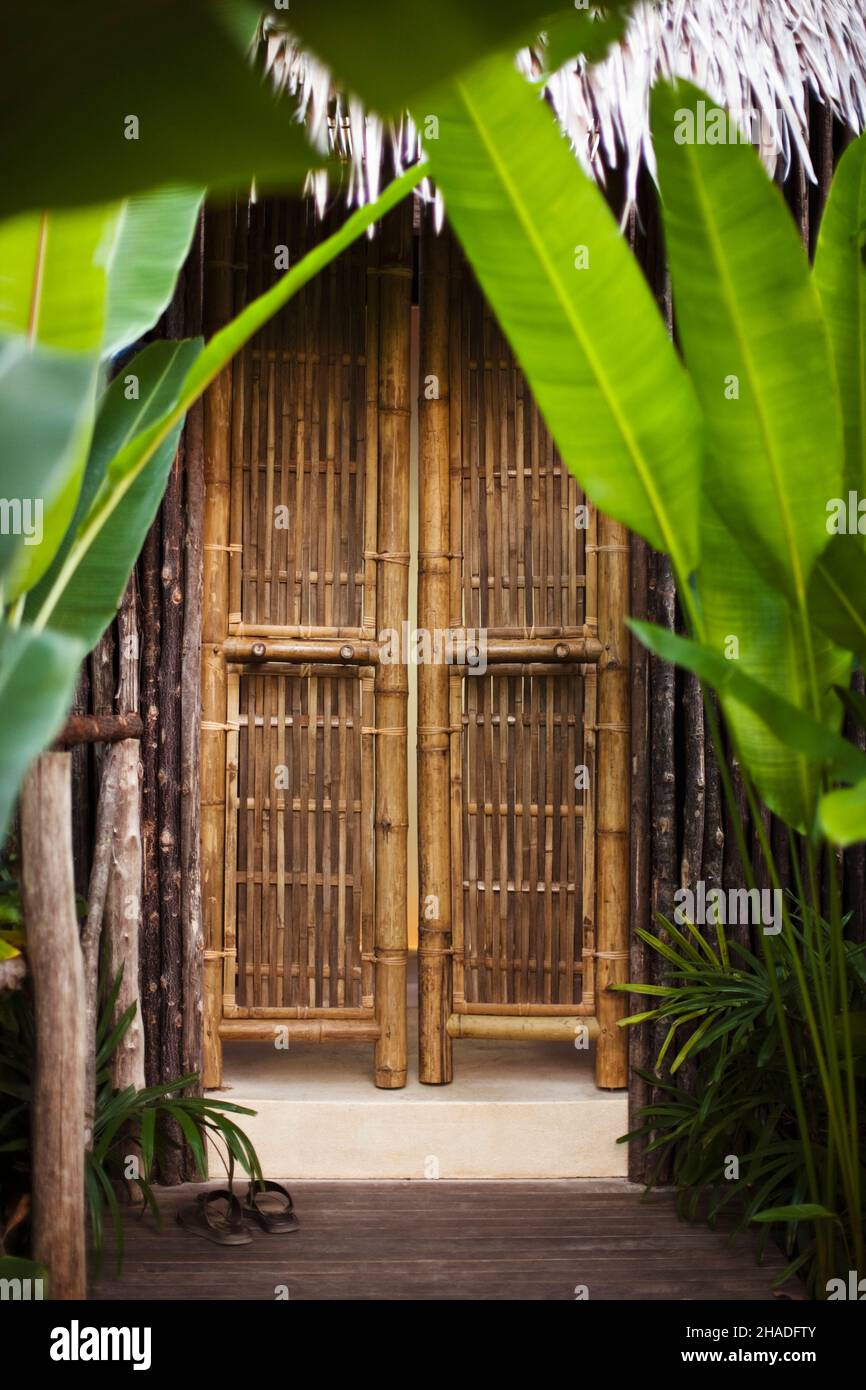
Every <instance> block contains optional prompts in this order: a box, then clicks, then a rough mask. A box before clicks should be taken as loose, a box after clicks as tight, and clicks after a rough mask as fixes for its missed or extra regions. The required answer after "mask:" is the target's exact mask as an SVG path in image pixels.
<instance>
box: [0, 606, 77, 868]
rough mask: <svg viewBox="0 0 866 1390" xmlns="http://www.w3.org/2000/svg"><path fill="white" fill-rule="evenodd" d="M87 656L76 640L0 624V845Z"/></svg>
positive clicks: (62, 717)
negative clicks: (20, 790)
mask: <svg viewBox="0 0 866 1390" xmlns="http://www.w3.org/2000/svg"><path fill="white" fill-rule="evenodd" d="M84 655H85V648H84V647H83V646H82V644H81V643H80V642H77V641H76V640H75V639H74V638H72V637H65V636H63V635H62V634H61V633H57V632H34V631H33V629H32V628H29V627H22V628H18V629H17V630H14V631H13V630H12V629H11V628H9V627H7V626H6V625H5V624H4V623H2V622H0V710H2V711H3V718H2V719H0V843H2V842H3V839H4V837H5V835H6V831H7V830H8V828H9V819H10V816H11V814H12V808H13V806H14V805H15V798H16V796H17V794H18V788H19V786H20V785H21V779H22V778H23V776H24V774H25V772H26V771H27V768H28V766H29V764H30V763H31V761H32V760H33V758H35V757H36V755H37V753H39V752H41V750H42V749H43V748H44V747H45V745H46V743H49V742H50V741H51V739H52V738H53V737H54V735H55V734H56V733H57V731H58V730H59V729H60V727H61V725H62V724H63V720H64V718H65V717H66V712H67V710H68V708H69V698H70V691H71V690H72V688H73V686H74V684H75V678H76V676H77V674H78V668H79V666H80V665H81V661H82V659H83V657H84Z"/></svg>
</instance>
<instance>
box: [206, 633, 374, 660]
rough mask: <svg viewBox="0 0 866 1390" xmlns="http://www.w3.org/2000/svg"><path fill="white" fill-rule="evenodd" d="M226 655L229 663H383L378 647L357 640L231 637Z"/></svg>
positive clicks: (224, 647)
mask: <svg viewBox="0 0 866 1390" xmlns="http://www.w3.org/2000/svg"><path fill="white" fill-rule="evenodd" d="M223 651H224V653H225V655H226V658H227V660H229V661H243V662H262V661H266V662H275V663H277V662H279V663H282V662H286V663H288V664H290V665H291V664H310V665H317V664H318V663H331V664H333V665H343V666H374V665H375V664H376V663H377V662H378V660H379V648H378V646H377V644H376V643H375V642H369V641H361V640H358V639H357V638H353V639H351V640H350V639H343V638H336V637H332V638H327V639H325V638H318V639H312V638H306V637H304V638H300V637H293V638H292V637H290V638H276V637H271V638H265V637H227V638H226V640H225V642H223Z"/></svg>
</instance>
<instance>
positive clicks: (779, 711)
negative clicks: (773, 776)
mask: <svg viewBox="0 0 866 1390" xmlns="http://www.w3.org/2000/svg"><path fill="white" fill-rule="evenodd" d="M629 626H630V627H631V629H632V631H633V632H634V633H635V634H636V636H637V637H639V638H640V640H641V642H643V644H644V646H645V647H648V648H649V650H650V651H652V652H654V653H655V654H656V656H659V657H661V658H662V660H663V661H672V662H674V663H675V664H676V665H678V666H682V667H684V668H685V669H686V670H687V671H693V672H694V674H695V675H696V676H698V677H699V678H700V679H701V680H702V681H705V682H706V684H707V685H710V686H712V688H713V689H714V690H716V691H718V693H719V695H720V696H722V697H725V696H731V697H732V698H734V699H736V700H737V701H739V702H740V703H741V704H744V705H746V706H747V708H748V709H750V710H752V711H753V713H755V714H756V715H758V717H759V718H760V719H762V720H763V722H764V723H765V724H766V725H767V727H768V729H770V730H771V731H772V732H773V733H775V734H776V735H777V736H778V737H779V738H780V739H781V740H782V741H783V742H784V743H785V744H786V745H787V746H788V747H790V748H794V749H799V750H800V751H801V752H802V753H804V754H805V755H806V756H807V757H808V758H810V759H814V760H815V761H817V762H820V763H822V764H823V765H824V766H825V768H826V770H827V772H828V773H829V775H830V776H831V777H834V778H837V779H838V780H839V781H847V782H858V781H860V780H861V779H862V778H864V777H866V754H863V753H861V752H860V750H859V749H857V748H855V747H854V745H853V744H852V743H848V742H846V740H845V739H844V738H842V737H841V735H839V734H836V733H834V732H833V731H832V730H831V729H828V728H825V727H824V726H823V725H822V724H819V723H818V722H817V720H815V719H813V718H812V717H811V715H808V714H805V713H804V712H803V711H802V710H800V709H797V707H796V705H792V704H791V703H790V701H788V700H785V699H783V698H782V697H781V696H779V695H776V694H775V692H774V691H772V690H769V689H768V688H767V687H766V686H764V685H761V683H760V682H759V681H757V680H754V679H753V678H752V677H751V676H749V675H747V674H746V673H745V671H743V670H741V669H740V667H739V663H738V662H737V661H729V660H727V659H726V658H725V657H724V656H721V655H719V654H718V653H717V652H714V651H710V650H709V649H708V648H707V647H704V646H701V644H700V643H698V642H692V641H690V640H689V639H688V638H686V637H679V636H677V635H676V633H673V632H671V631H670V630H669V629H668V628H661V627H656V626H654V624H652V623H645V622H639V621H638V620H637V619H636V618H633V619H631V620H630V622H629Z"/></svg>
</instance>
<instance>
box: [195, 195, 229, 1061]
mask: <svg viewBox="0 0 866 1390" xmlns="http://www.w3.org/2000/svg"><path fill="white" fill-rule="evenodd" d="M233 224H234V209H233V208H232V207H228V208H219V209H214V210H209V211H208V213H207V215H206V219H205V272H204V274H205V309H204V313H205V322H206V325H207V328H208V332H209V334H210V333H213V332H214V331H216V329H218V328H220V327H221V326H222V325H223V324H225V323H226V322H227V321H228V319H229V318H230V317H231V312H232V279H231V260H232V249H233ZM231 410H232V373H231V368H230V367H227V368H226V369H225V370H224V371H222V372H221V373H220V375H219V376H218V377H217V379H216V381H215V382H214V383H213V385H212V386H211V387H210V389H209V391H208V392H207V395H206V396H205V400H204V486H205V496H204V529H203V579H202V590H203V600H202V604H203V612H202V670H201V685H202V692H201V693H202V747H201V860H202V863H201V871H202V924H203V930H204V940H205V971H204V993H205V998H204V1040H203V1056H202V1063H203V1077H202V1082H203V1085H204V1086H205V1087H215V1086H219V1085H220V1084H221V1081H222V1049H221V1047H220V1041H219V1020H220V1016H221V1012H222V1004H221V998H220V984H221V970H220V961H221V952H222V946H223V908H224V903H223V877H224V875H223V850H224V846H225V816H226V808H225V776H226V730H225V724H226V666H225V659H224V657H223V654H222V642H223V639H224V638H225V636H226V633H227V625H228V599H229V565H228V558H229V556H228V539H229V489H230V457H231V455H230V446H231Z"/></svg>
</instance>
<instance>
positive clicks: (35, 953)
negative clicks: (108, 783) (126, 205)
mask: <svg viewBox="0 0 866 1390" xmlns="http://www.w3.org/2000/svg"><path fill="white" fill-rule="evenodd" d="M70 768H71V760H70V757H69V754H68V753H43V754H42V756H41V757H40V758H37V760H36V762H35V763H34V764H33V766H32V768H31V769H30V771H29V772H28V774H27V777H26V780H25V782H24V788H23V791H22V794H21V851H22V885H21V886H22V892H23V898H24V913H25V917H26V920H27V958H28V961H29V965H30V977H31V980H32V984H33V1003H34V1011H35V1015H36V1070H35V1074H34V1077H33V1118H32V1127H33V1256H34V1259H36V1260H37V1261H38V1262H39V1263H40V1264H44V1265H45V1266H46V1267H47V1269H48V1273H49V1277H50V1280H51V1289H50V1292H51V1297H52V1298H58V1299H61V1298H62V1299H80V1298H85V1297H86V1292H87V1290H86V1282H87V1281H86V1270H85V1234H84V1109H85V1098H84V1087H85V1043H86V1030H85V997H84V967H83V964H82V957H81V949H80V946H79V941H78V922H77V920H76V916H75V882H74V869H73V863H72V797H71V781H70Z"/></svg>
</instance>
